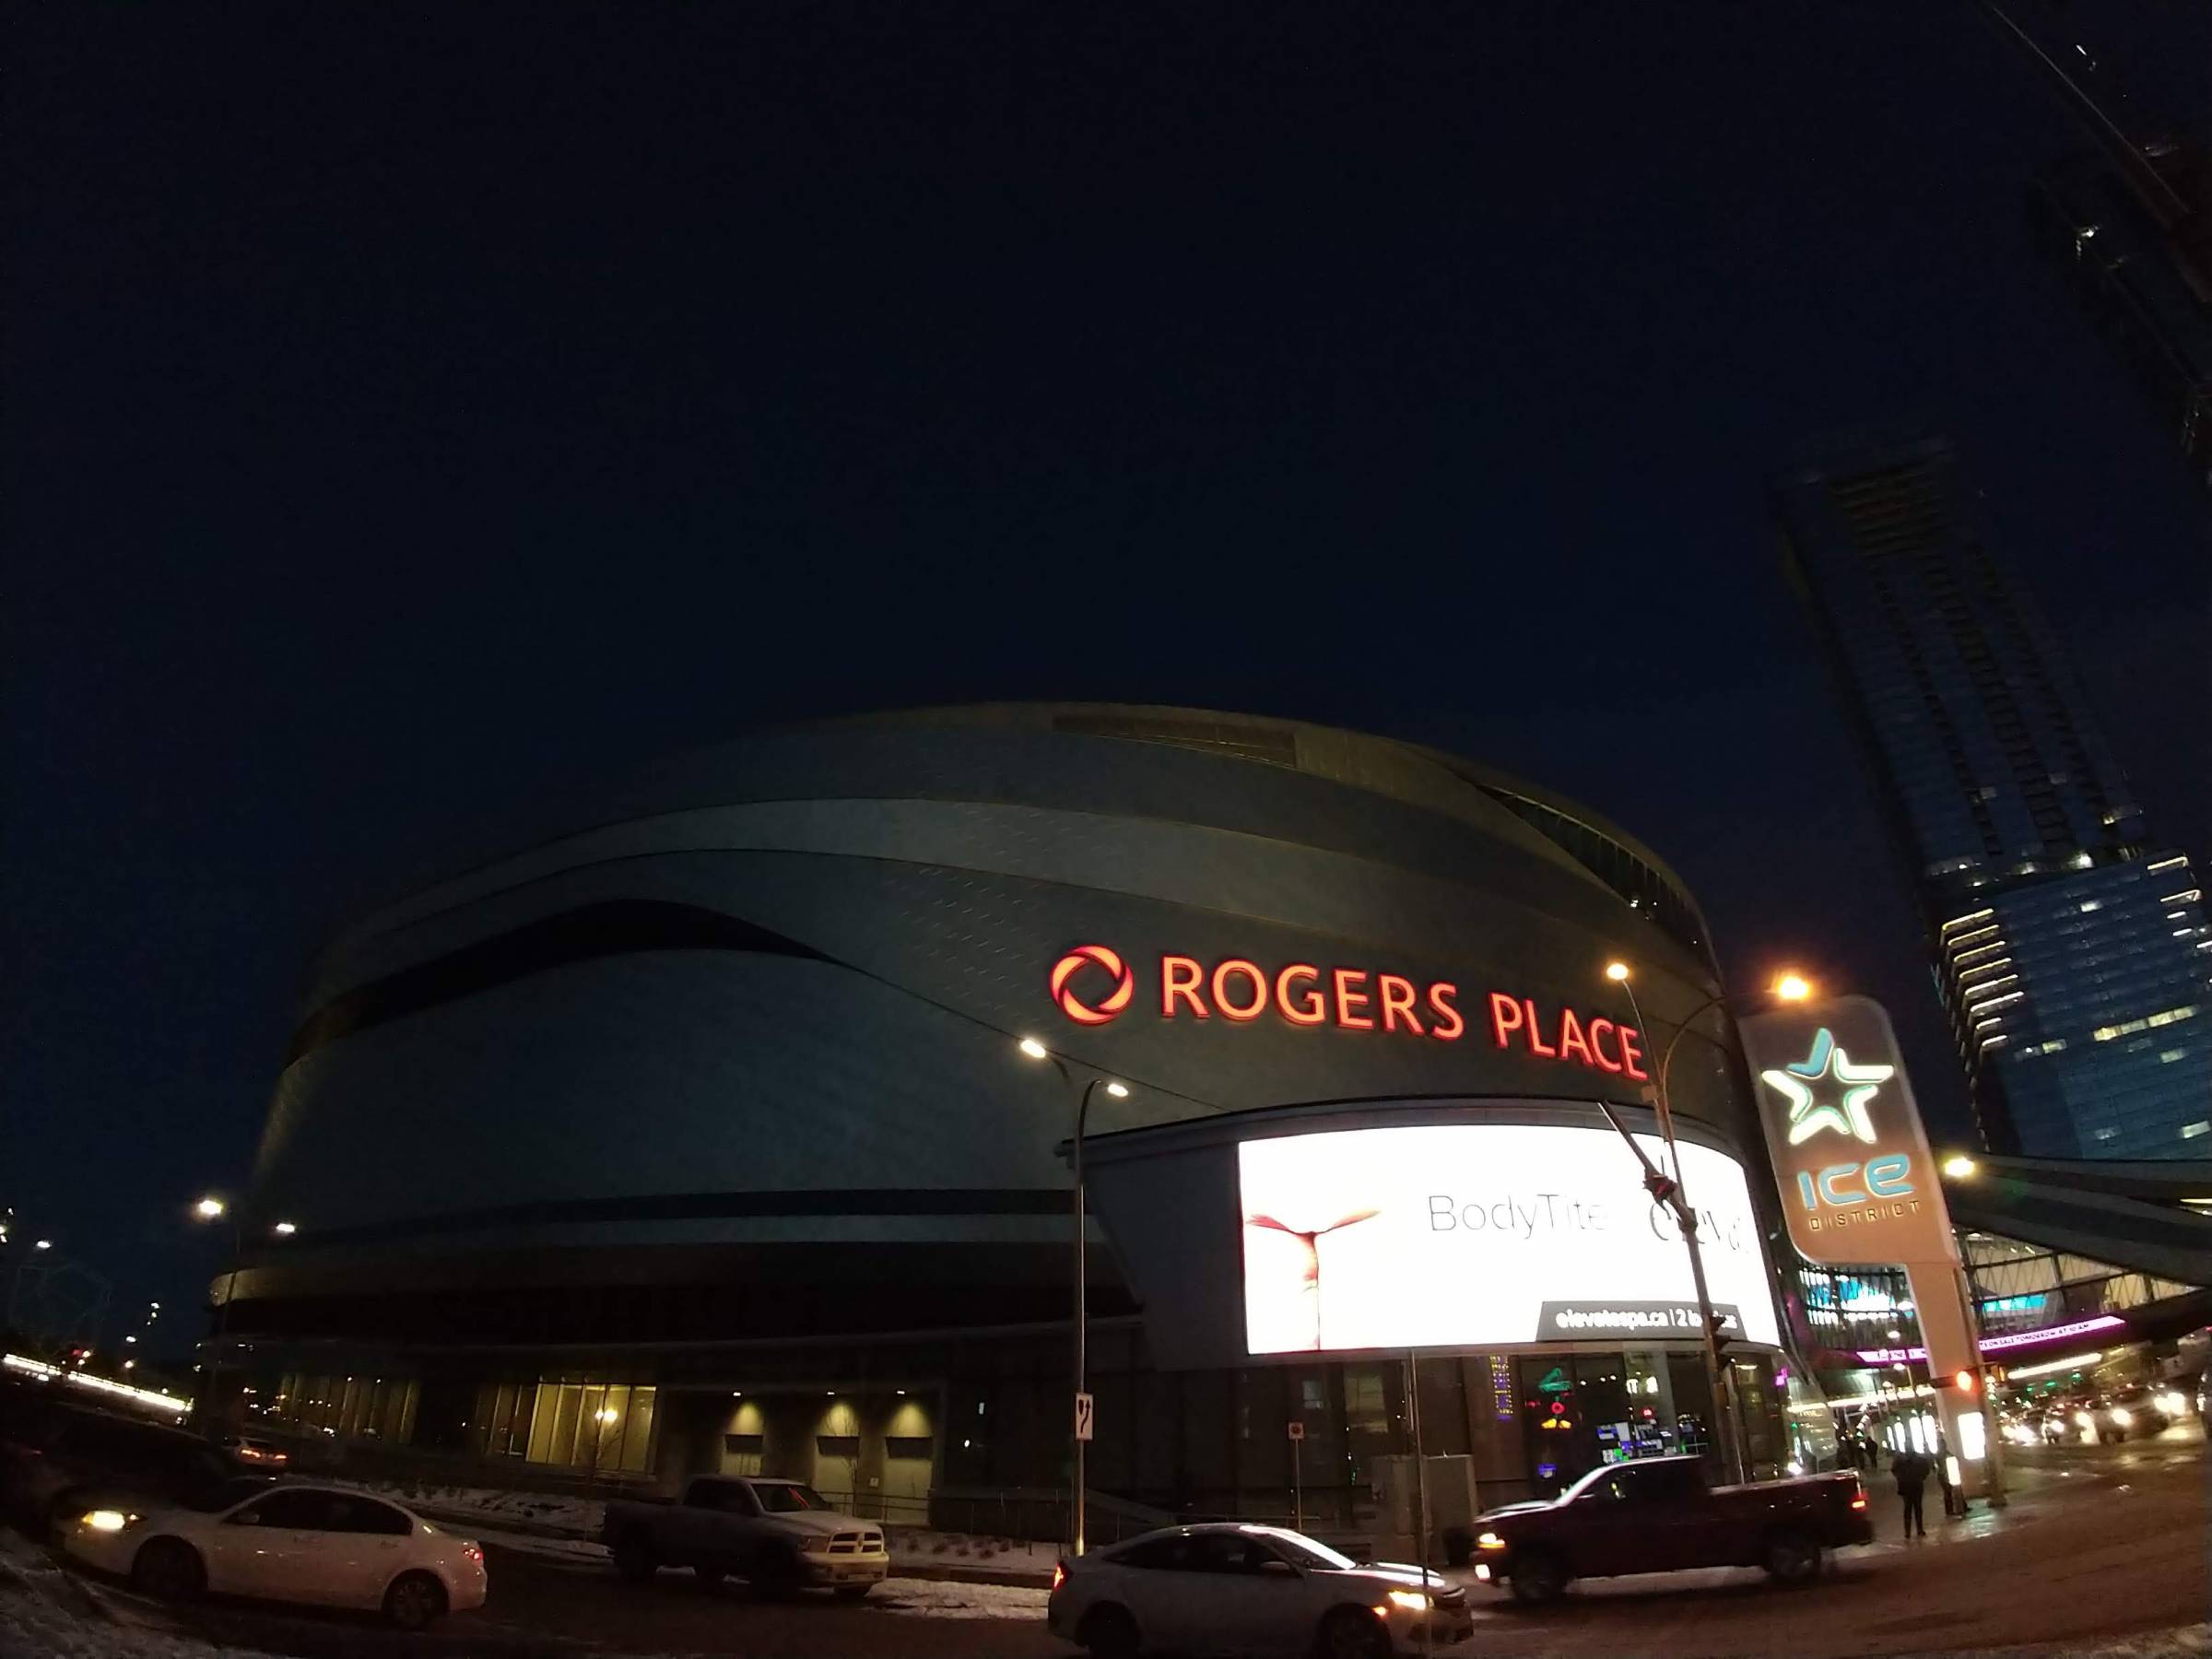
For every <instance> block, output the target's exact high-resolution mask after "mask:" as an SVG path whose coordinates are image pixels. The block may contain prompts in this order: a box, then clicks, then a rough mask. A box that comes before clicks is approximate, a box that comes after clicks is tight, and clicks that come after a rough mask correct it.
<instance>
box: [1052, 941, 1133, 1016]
mask: <svg viewBox="0 0 2212 1659" xmlns="http://www.w3.org/2000/svg"><path fill="white" fill-rule="evenodd" d="M1092 967H1095V968H1103V969H1104V970H1105V971H1107V972H1108V973H1111V974H1112V975H1113V989H1112V991H1111V992H1109V993H1108V994H1107V996H1106V999H1105V1000H1104V1001H1103V1002H1100V1003H1098V1004H1097V1005H1095V1006H1094V1005H1092V1004H1090V1003H1087V1002H1085V1001H1083V1000H1082V999H1081V998H1080V997H1078V996H1077V994H1075V993H1074V992H1073V991H1071V990H1069V989H1068V984H1067V982H1068V981H1070V980H1071V979H1073V978H1075V976H1076V975H1077V972H1079V971H1081V970H1083V969H1085V968H1092ZM1135 994H1136V976H1135V974H1134V973H1132V972H1130V971H1129V964H1128V963H1126V962H1124V961H1123V960H1122V959H1121V958H1120V957H1119V956H1118V955H1116V954H1115V953H1114V952H1113V951H1112V950H1110V949H1108V948H1107V947H1105V946H1103V945H1078V946H1077V947H1075V948H1074V949H1073V950H1071V951H1069V952H1068V953H1067V954H1066V955H1065V956H1064V957H1062V958H1061V959H1059V960H1058V961H1057V962H1054V963H1053V1001H1054V1002H1056V1003H1058V1004H1059V1005H1060V1012H1061V1013H1063V1014H1065V1015H1066V1016H1067V1017H1068V1018H1070V1019H1072V1020H1074V1021H1075V1022H1076V1023H1077V1025H1091V1026H1098V1025H1104V1024H1105V1023H1106V1022H1107V1021H1108V1020H1110V1019H1112V1018H1113V1017H1114V1016H1115V1015H1116V1014H1119V1013H1120V1012H1121V1011H1122V1010H1123V1009H1124V1008H1125V1007H1127V1006H1129V1000H1130V998H1132V997H1133V996H1135Z"/></svg>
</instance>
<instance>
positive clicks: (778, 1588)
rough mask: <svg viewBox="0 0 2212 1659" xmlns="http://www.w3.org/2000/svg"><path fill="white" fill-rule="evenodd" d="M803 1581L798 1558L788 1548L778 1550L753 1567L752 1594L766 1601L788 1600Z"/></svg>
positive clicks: (797, 1591)
mask: <svg viewBox="0 0 2212 1659" xmlns="http://www.w3.org/2000/svg"><path fill="white" fill-rule="evenodd" d="M805 1582H806V1576H805V1574H804V1573H802V1572H801V1571H800V1570H799V1558H798V1557H797V1556H795V1555H793V1554H792V1553H791V1552H790V1551H789V1550H779V1551H778V1552H776V1553H775V1554H773V1555H771V1556H768V1557H765V1558H763V1559H761V1560H759V1562H757V1563H755V1565H754V1567H753V1574H752V1583H753V1594H755V1595H758V1596H760V1597H762V1598H763V1599H765V1600H768V1601H789V1600H790V1599H791V1598H792V1597H793V1596H794V1595H796V1594H798V1593H799V1586H800V1585H801V1584H802V1583H805Z"/></svg>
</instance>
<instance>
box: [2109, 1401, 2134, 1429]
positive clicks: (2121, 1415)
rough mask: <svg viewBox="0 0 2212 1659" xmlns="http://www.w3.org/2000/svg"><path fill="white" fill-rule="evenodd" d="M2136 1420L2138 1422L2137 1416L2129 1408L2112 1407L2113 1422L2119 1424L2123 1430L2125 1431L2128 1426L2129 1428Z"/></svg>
mask: <svg viewBox="0 0 2212 1659" xmlns="http://www.w3.org/2000/svg"><path fill="white" fill-rule="evenodd" d="M2135 1420H2136V1414H2135V1413H2134V1412H2132V1411H2130V1410H2128V1408H2127V1407H2126V1406H2113V1407H2112V1421H2113V1422H2115V1423H2117V1424H2119V1425H2120V1427H2121V1428H2123V1429H2124V1428H2126V1427H2127V1426H2128V1425H2129V1424H2130V1423H2132V1422H2134V1421H2135Z"/></svg>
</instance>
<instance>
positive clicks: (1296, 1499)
mask: <svg viewBox="0 0 2212 1659" xmlns="http://www.w3.org/2000/svg"><path fill="white" fill-rule="evenodd" d="M1305 1450H1306V1426H1305V1424H1303V1423H1299V1422H1293V1423H1292V1424H1291V1425H1290V1530H1291V1531H1292V1532H1296V1533H1302V1532H1304V1531H1305V1530H1306V1482H1305V1467H1304V1465H1305V1461H1306V1460H1305V1456H1304V1453H1305Z"/></svg>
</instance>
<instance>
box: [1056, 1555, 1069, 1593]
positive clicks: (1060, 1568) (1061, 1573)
mask: <svg viewBox="0 0 2212 1659" xmlns="http://www.w3.org/2000/svg"><path fill="white" fill-rule="evenodd" d="M1065 1583H1067V1563H1066V1562H1065V1561H1054V1562H1053V1589H1055V1590H1057V1589H1059V1588H1060V1586H1061V1585H1063V1584H1065Z"/></svg>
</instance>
